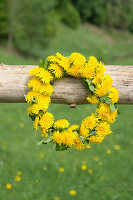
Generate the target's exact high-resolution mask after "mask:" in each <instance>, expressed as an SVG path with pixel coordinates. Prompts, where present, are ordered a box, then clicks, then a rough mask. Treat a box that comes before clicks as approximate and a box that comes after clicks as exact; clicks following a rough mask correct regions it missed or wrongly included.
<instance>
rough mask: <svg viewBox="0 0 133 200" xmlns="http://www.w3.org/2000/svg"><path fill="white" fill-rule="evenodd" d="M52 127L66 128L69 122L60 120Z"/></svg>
mask: <svg viewBox="0 0 133 200" xmlns="http://www.w3.org/2000/svg"><path fill="white" fill-rule="evenodd" d="M54 126H55V127H56V128H59V129H60V128H61V129H64V128H68V126H69V122H68V121H67V120H66V119H60V120H58V121H56V122H55V123H54Z"/></svg>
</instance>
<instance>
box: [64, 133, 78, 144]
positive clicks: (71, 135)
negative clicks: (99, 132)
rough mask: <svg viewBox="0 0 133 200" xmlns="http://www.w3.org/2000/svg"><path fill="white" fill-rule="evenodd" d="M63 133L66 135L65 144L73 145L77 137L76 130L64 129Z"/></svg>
mask: <svg viewBox="0 0 133 200" xmlns="http://www.w3.org/2000/svg"><path fill="white" fill-rule="evenodd" d="M62 135H63V137H64V141H63V144H65V145H66V146H68V147H72V146H73V145H74V141H75V139H76V134H75V133H74V132H68V131H63V132H62Z"/></svg>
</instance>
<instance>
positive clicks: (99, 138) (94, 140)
mask: <svg viewBox="0 0 133 200" xmlns="http://www.w3.org/2000/svg"><path fill="white" fill-rule="evenodd" d="M103 139H104V136H94V135H93V136H90V137H89V141H90V142H91V143H93V144H97V143H101V142H102V141H103Z"/></svg>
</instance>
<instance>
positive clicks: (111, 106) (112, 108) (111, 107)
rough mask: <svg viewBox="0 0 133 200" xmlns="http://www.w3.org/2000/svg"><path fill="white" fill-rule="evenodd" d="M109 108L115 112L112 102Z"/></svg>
mask: <svg viewBox="0 0 133 200" xmlns="http://www.w3.org/2000/svg"><path fill="white" fill-rule="evenodd" d="M110 110H111V111H112V112H115V110H116V108H115V106H114V104H112V103H111V104H110Z"/></svg>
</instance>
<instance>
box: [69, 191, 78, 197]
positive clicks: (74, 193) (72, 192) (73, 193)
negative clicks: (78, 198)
mask: <svg viewBox="0 0 133 200" xmlns="http://www.w3.org/2000/svg"><path fill="white" fill-rule="evenodd" d="M69 194H70V195H72V196H74V195H76V194H77V192H76V190H70V191H69Z"/></svg>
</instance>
